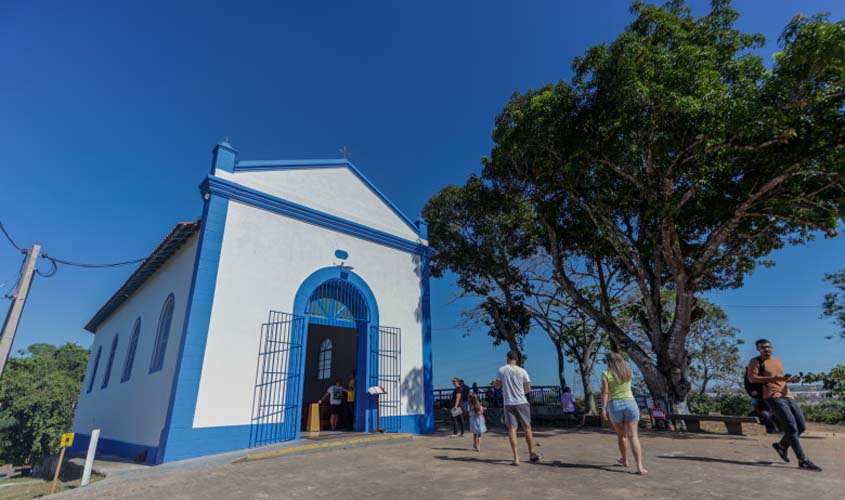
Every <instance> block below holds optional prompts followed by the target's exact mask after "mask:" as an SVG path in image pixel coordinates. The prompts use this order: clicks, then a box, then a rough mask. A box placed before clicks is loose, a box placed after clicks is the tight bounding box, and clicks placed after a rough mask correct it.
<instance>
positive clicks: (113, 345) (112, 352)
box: [100, 333, 120, 389]
mask: <svg viewBox="0 0 845 500" xmlns="http://www.w3.org/2000/svg"><path fill="white" fill-rule="evenodd" d="M118 338H120V335H119V334H117V333H115V334H114V340H112V341H111V350H110V351H109V361H108V363H106V373H104V374H103V385H101V386H100V389H105V388H106V387H108V386H109V378H111V367H112V365H113V364H114V355H115V354H116V353H117V339H118Z"/></svg>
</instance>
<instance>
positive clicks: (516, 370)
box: [496, 351, 543, 465]
mask: <svg viewBox="0 0 845 500" xmlns="http://www.w3.org/2000/svg"><path fill="white" fill-rule="evenodd" d="M518 361H519V353H518V352H516V351H510V352H508V364H506V365H505V366H503V367H501V368H499V373H498V374H497V375H496V389H502V395H503V396H504V400H505V408H504V415H505V425H507V427H508V439H509V440H510V442H511V451H513V462H512V465H519V455H518V454H517V451H516V429H517V427H518V426H519V425H520V424H521V425H522V429H523V430H524V431H525V442H526V443H528V457H529V459H530V460H531V461H532V462H539V461H540V459H542V458H543V455H542V454H540V453H534V434H533V433H532V432H531V405H530V404H529V403H528V399H526V398H525V395H526V394H527V393H529V392H531V379H530V378H529V377H528V372H527V371H525V370H524V369H523V368H522V367H520V366H518V365H517V362H518Z"/></svg>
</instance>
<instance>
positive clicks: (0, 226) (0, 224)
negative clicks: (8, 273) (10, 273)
mask: <svg viewBox="0 0 845 500" xmlns="http://www.w3.org/2000/svg"><path fill="white" fill-rule="evenodd" d="M0 231H3V235H4V236H6V239H7V240H9V243H11V244H12V246H13V247H15V248H16V249H17V250H18V252H22V251H23V249H22V248H21V247H19V246H18V244H17V243H15V240H13V239H12V237H11V236H10V235H9V232H8V231H6V228H5V227H3V223H2V222H0Z"/></svg>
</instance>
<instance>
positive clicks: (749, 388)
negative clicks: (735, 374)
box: [742, 356, 765, 399]
mask: <svg viewBox="0 0 845 500" xmlns="http://www.w3.org/2000/svg"><path fill="white" fill-rule="evenodd" d="M755 359H757V362H758V363H760V365H759V366H758V367H757V375H762V374H763V371H764V370H765V369H764V368H763V363H764V361H763V358H762V356H757V358H755ZM742 383H743V386H744V387H745V392H746V393H747V394H748V395H749V396H751V397H752V398H756V399H761V398H762V397H763V384H752V383H751V381H750V380H748V370H745V373H744V374H743V375H742Z"/></svg>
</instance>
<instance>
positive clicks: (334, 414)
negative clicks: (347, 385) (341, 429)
mask: <svg viewBox="0 0 845 500" xmlns="http://www.w3.org/2000/svg"><path fill="white" fill-rule="evenodd" d="M344 392H348V391H347V390H346V389H344V388H343V387H342V386H341V381H340V379H339V378H337V379H335V381H334V385H333V386H331V387H329V388H328V390H326V393H325V394H323V397H321V398H320V401H318V403H320V404H322V403H323V401H325V400H326V398H328V400H329V411H330V415H331V416H330V417H329V424H330V425H331V427H332V430H337V421H338V419H339V418H340V412H341V404H342V403H343V393H344Z"/></svg>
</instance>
